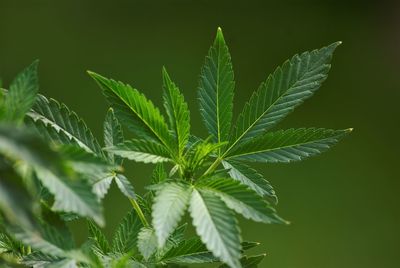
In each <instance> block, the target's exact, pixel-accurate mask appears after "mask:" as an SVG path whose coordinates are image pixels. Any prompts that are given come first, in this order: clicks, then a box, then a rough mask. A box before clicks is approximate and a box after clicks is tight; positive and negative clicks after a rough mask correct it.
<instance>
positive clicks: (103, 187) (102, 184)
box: [92, 174, 115, 199]
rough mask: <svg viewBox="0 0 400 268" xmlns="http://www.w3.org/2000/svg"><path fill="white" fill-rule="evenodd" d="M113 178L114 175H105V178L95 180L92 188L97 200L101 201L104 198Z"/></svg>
mask: <svg viewBox="0 0 400 268" xmlns="http://www.w3.org/2000/svg"><path fill="white" fill-rule="evenodd" d="M114 178H115V175H114V174H107V175H106V177H104V178H101V179H99V180H97V181H96V182H95V183H94V184H93V187H92V189H93V192H94V193H95V194H96V196H97V197H98V198H100V199H103V198H104V197H105V196H106V194H107V193H108V190H109V189H110V186H111V183H112V182H113V180H114Z"/></svg>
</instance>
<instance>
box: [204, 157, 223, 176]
mask: <svg viewBox="0 0 400 268" xmlns="http://www.w3.org/2000/svg"><path fill="white" fill-rule="evenodd" d="M221 161H222V158H220V157H218V158H217V159H215V161H214V163H212V164H211V166H209V167H208V169H207V170H206V172H204V174H203V175H202V176H201V177H205V176H207V175H209V174H210V173H212V172H213V171H214V170H215V169H216V168H217V167H218V166H219V164H221Z"/></svg>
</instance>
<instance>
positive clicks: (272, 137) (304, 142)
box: [226, 128, 352, 163]
mask: <svg viewBox="0 0 400 268" xmlns="http://www.w3.org/2000/svg"><path fill="white" fill-rule="evenodd" d="M351 131H352V129H345V130H331V129H322V128H308V129H307V128H300V129H288V130H280V131H276V132H268V133H267V134H265V135H263V136H261V137H259V138H255V139H253V140H251V141H249V142H246V143H245V144H243V145H242V146H239V147H237V149H236V150H233V151H232V152H230V153H229V154H228V155H227V157H226V159H235V160H243V161H251V162H270V163H275V162H291V161H300V160H302V159H304V158H307V157H310V156H314V155H317V154H320V153H322V152H324V151H326V150H328V149H329V148H330V147H331V146H333V145H334V144H336V143H337V142H338V141H339V140H340V139H342V138H343V137H344V136H346V135H347V134H349V133H350V132H351Z"/></svg>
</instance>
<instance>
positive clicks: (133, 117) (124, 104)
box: [89, 72, 174, 152]
mask: <svg viewBox="0 0 400 268" xmlns="http://www.w3.org/2000/svg"><path fill="white" fill-rule="evenodd" d="M89 74H90V76H92V78H93V79H94V80H95V81H96V82H97V83H98V84H99V85H100V86H101V87H102V88H103V90H104V94H105V95H106V97H107V99H108V100H109V102H110V104H111V105H112V106H113V107H114V109H115V111H116V114H117V116H119V117H120V118H121V122H123V123H125V124H127V126H128V127H129V128H130V129H131V130H132V131H133V132H134V133H135V134H137V135H139V137H141V138H151V139H152V140H154V141H156V142H159V143H160V144H162V145H164V146H165V147H166V148H168V149H169V151H170V152H174V145H173V142H172V141H173V138H172V136H171V134H170V132H169V129H168V126H167V124H166V122H165V120H164V117H163V116H162V115H161V113H160V111H159V110H158V109H157V108H156V107H155V106H154V105H153V103H152V102H151V101H150V100H148V99H147V98H146V97H145V96H144V95H143V94H141V93H139V91H138V90H137V89H135V88H132V87H131V86H130V85H125V84H123V83H122V82H116V81H114V80H112V79H107V78H105V77H103V76H101V75H99V74H96V73H93V72H89Z"/></svg>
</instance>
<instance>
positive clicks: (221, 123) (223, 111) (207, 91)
mask: <svg viewBox="0 0 400 268" xmlns="http://www.w3.org/2000/svg"><path fill="white" fill-rule="evenodd" d="M234 87H235V82H234V75H233V69H232V63H231V56H230V54H229V50H228V47H227V46H226V44H225V40H224V36H223V34H222V30H221V29H220V28H218V31H217V36H216V38H215V41H214V44H213V45H212V46H211V48H210V50H209V52H208V56H207V57H206V60H205V64H204V66H203V68H202V69H201V75H200V84H199V102H200V113H201V115H202V117H203V121H204V124H205V125H206V128H207V129H208V132H209V133H210V135H211V136H212V137H213V141H214V142H216V143H220V142H223V141H227V140H228V136H229V133H230V129H231V121H232V109H233V90H234Z"/></svg>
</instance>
